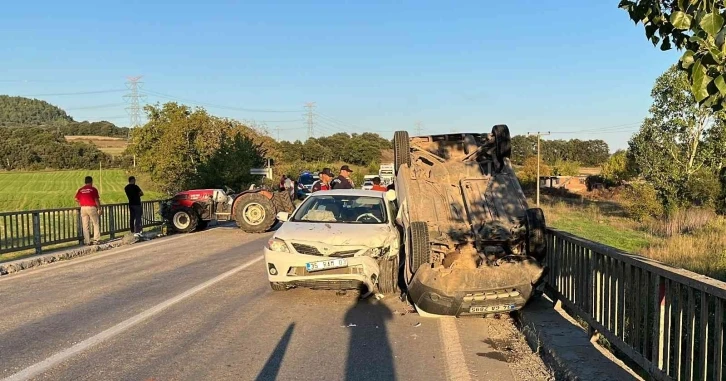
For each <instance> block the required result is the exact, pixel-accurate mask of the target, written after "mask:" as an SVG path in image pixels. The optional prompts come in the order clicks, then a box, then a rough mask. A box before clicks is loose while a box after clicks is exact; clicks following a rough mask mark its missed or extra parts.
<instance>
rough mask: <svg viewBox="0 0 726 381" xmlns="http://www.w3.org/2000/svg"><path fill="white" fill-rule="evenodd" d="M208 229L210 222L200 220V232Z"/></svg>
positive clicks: (198, 227)
mask: <svg viewBox="0 0 726 381" xmlns="http://www.w3.org/2000/svg"><path fill="white" fill-rule="evenodd" d="M207 227H209V221H207V220H199V223H197V231H198V232H200V231H202V230H204V229H206V228H207Z"/></svg>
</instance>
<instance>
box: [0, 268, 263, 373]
mask: <svg viewBox="0 0 726 381" xmlns="http://www.w3.org/2000/svg"><path fill="white" fill-rule="evenodd" d="M263 258H264V257H262V256H260V257H257V259H253V260H251V261H249V262H246V263H245V264H242V265H240V266H237V267H235V268H233V269H232V270H229V271H227V272H225V273H222V274H220V275H217V276H216V277H214V278H212V279H210V280H208V281H206V282H204V283H202V284H199V285H197V286H195V287H193V288H190V289H188V290H186V291H184V292H183V293H181V294H179V295H177V296H175V297H173V298H171V299H167V300H166V301H164V302H161V303H159V304H157V305H155V306H154V307H151V308H149V309H148V310H146V311H144V312H141V313H140V314H138V315H136V316H133V317H131V318H129V319H126V320H124V321H122V322H121V323H119V324H116V325H115V326H113V327H111V328H109V329H107V330H105V331H103V332H101V333H99V334H97V335H95V336H92V337H90V338H88V339H86V340H83V341H81V342H80V343H78V344H76V345H74V346H72V347H70V348H67V349H64V350H63V351H60V352H58V353H56V354H54V355H52V356H50V357H48V358H47V359H45V360H43V361H40V362H38V363H35V364H33V365H31V366H29V367H27V368H25V369H23V370H22V371H20V372H18V373H15V374H13V375H12V376H9V377H7V378H5V379H4V380H3V381H19V380H27V379H30V378H32V377H35V376H37V375H39V374H41V373H43V372H45V371H46V370H48V369H50V368H52V367H53V366H55V365H58V364H59V363H61V362H62V361H65V360H67V359H69V358H71V357H73V356H74V355H76V354H78V353H80V352H82V351H85V350H86V349H88V348H90V347H92V346H94V345H97V344H100V343H102V342H103V341H105V340H108V339H110V338H112V337H114V336H116V335H118V334H120V333H121V332H123V331H125V330H127V329H129V328H131V327H133V326H135V325H137V324H139V323H141V322H142V321H144V320H146V319H148V318H150V317H152V316H154V315H156V314H158V313H159V312H161V311H163V310H164V309H166V308H168V307H170V306H172V305H174V304H176V303H179V302H180V301H182V300H184V299H186V298H188V297H190V296H192V295H194V294H196V293H197V292H199V291H202V290H204V289H205V288H208V287H210V286H212V285H214V284H215V283H218V282H220V281H222V280H224V279H225V278H227V277H229V276H231V275H234V274H235V273H238V272H240V271H242V270H244V269H246V268H248V267H250V266H252V265H254V264H256V263H257V262H260V261H261V260H262V259H263Z"/></svg>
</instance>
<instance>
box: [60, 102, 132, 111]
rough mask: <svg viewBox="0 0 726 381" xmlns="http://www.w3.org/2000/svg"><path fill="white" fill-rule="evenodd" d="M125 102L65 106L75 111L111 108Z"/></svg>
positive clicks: (68, 109) (67, 109)
mask: <svg viewBox="0 0 726 381" xmlns="http://www.w3.org/2000/svg"><path fill="white" fill-rule="evenodd" d="M123 105H125V103H108V104H104V105H96V106H85V107H70V108H64V110H66V111H73V110H93V109H102V108H111V107H118V106H123Z"/></svg>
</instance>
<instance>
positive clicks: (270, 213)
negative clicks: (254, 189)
mask: <svg viewBox="0 0 726 381" xmlns="http://www.w3.org/2000/svg"><path fill="white" fill-rule="evenodd" d="M235 204H236V205H235V220H236V221H237V225H238V226H239V227H240V228H241V229H242V230H243V231H245V232H247V233H264V232H266V231H268V230H270V228H272V226H273V225H274V224H275V221H276V220H277V219H276V218H275V206H274V205H273V204H272V201H270V200H269V199H267V197H265V196H264V195H262V194H261V193H247V194H243V195H242V196H239V198H238V199H237V202H235Z"/></svg>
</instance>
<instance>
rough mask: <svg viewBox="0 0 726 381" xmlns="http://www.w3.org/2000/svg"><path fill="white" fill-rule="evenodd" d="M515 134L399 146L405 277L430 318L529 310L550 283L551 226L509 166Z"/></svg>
mask: <svg viewBox="0 0 726 381" xmlns="http://www.w3.org/2000/svg"><path fill="white" fill-rule="evenodd" d="M510 153H511V143H510V135H509V128H508V127H507V126H505V125H497V126H494V128H493V129H492V132H491V133H489V134H478V133H472V134H447V135H433V136H416V137H411V138H409V136H408V133H407V132H406V131H398V132H396V133H395V136H394V156H395V165H396V168H397V174H396V183H395V187H396V192H397V194H398V201H399V207H400V212H399V215H398V223H399V224H400V225H401V227H402V230H403V235H404V238H403V242H405V243H406V244H405V245H404V247H405V250H404V255H403V257H404V263H403V265H402V267H403V269H402V273H403V276H404V278H405V279H404V280H405V283H406V285H407V288H408V289H407V292H408V295H409V298H410V299H411V301H412V302H413V303H414V305H415V306H416V308H417V309H418V311H419V312H420V313H423V314H433V315H457V316H458V315H466V314H491V313H500V312H510V311H513V310H517V309H520V308H522V307H523V306H524V304H525V303H526V302H527V300H528V299H529V298H530V296H531V295H532V293H533V289H534V287H535V285H536V284H538V282H540V280H541V279H542V276H543V275H544V271H545V270H544V268H543V266H542V264H541V262H542V260H543V258H544V256H545V254H546V245H545V241H544V237H545V235H544V234H545V220H544V215H543V213H542V210H541V209H531V208H529V206H528V205H527V200H526V198H525V196H524V193H523V192H522V188H521V187H520V185H519V182H518V180H517V177H516V176H515V174H514V170H513V169H512V165H511V163H510V160H509V157H510Z"/></svg>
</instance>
